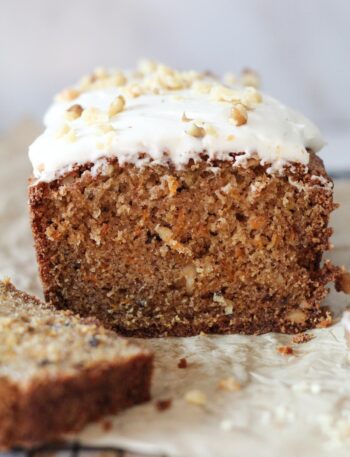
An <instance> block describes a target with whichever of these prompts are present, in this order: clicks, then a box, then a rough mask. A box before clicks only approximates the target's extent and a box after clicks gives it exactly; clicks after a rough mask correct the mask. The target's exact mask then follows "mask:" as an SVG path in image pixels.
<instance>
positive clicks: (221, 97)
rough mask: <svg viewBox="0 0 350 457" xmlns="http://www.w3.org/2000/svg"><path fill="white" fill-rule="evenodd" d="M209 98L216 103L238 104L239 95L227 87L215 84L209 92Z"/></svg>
mask: <svg viewBox="0 0 350 457" xmlns="http://www.w3.org/2000/svg"><path fill="white" fill-rule="evenodd" d="M210 98H211V99H212V100H215V101H217V102H233V103H240V101H241V94H240V93H239V92H238V91H236V90H233V89H230V88H229V87H226V86H223V85H221V84H216V85H215V86H213V87H212V88H211V90H210Z"/></svg>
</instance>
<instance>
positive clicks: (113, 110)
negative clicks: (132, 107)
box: [108, 95, 125, 117]
mask: <svg viewBox="0 0 350 457" xmlns="http://www.w3.org/2000/svg"><path fill="white" fill-rule="evenodd" d="M124 107H125V98H124V97H123V96H122V95H119V96H118V97H117V98H116V99H115V100H114V101H113V102H112V103H111V104H110V106H109V109H108V116H109V117H113V116H116V115H117V114H118V113H120V112H121V111H123V110H124Z"/></svg>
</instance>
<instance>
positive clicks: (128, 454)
mask: <svg viewBox="0 0 350 457" xmlns="http://www.w3.org/2000/svg"><path fill="white" fill-rule="evenodd" d="M85 454H86V455H87V456H88V457H168V456H167V455H166V454H154V453H152V454H149V453H148V454H142V453H139V452H134V451H129V450H126V449H123V448H121V447H104V446H84V445H81V444H79V443H71V444H66V443H60V444H48V445H43V446H38V447H34V448H31V449H22V448H18V449H14V450H12V451H11V452H8V453H0V457H43V456H45V457H47V456H54V455H60V456H62V457H63V456H64V457H83V456H85Z"/></svg>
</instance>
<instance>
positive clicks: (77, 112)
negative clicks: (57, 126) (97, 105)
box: [65, 103, 83, 121]
mask: <svg viewBox="0 0 350 457" xmlns="http://www.w3.org/2000/svg"><path fill="white" fill-rule="evenodd" d="M82 112H83V107H82V106H81V105H78V104H77V103H76V104H75V105H72V106H71V107H69V108H68V109H67V111H66V116H65V117H66V119H67V120H71V121H73V120H74V119H78V118H79V117H80V116H81V113H82Z"/></svg>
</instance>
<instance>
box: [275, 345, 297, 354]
mask: <svg viewBox="0 0 350 457" xmlns="http://www.w3.org/2000/svg"><path fill="white" fill-rule="evenodd" d="M277 352H279V353H280V354H282V355H293V354H294V351H293V348H291V347H290V346H279V347H278V348H277Z"/></svg>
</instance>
